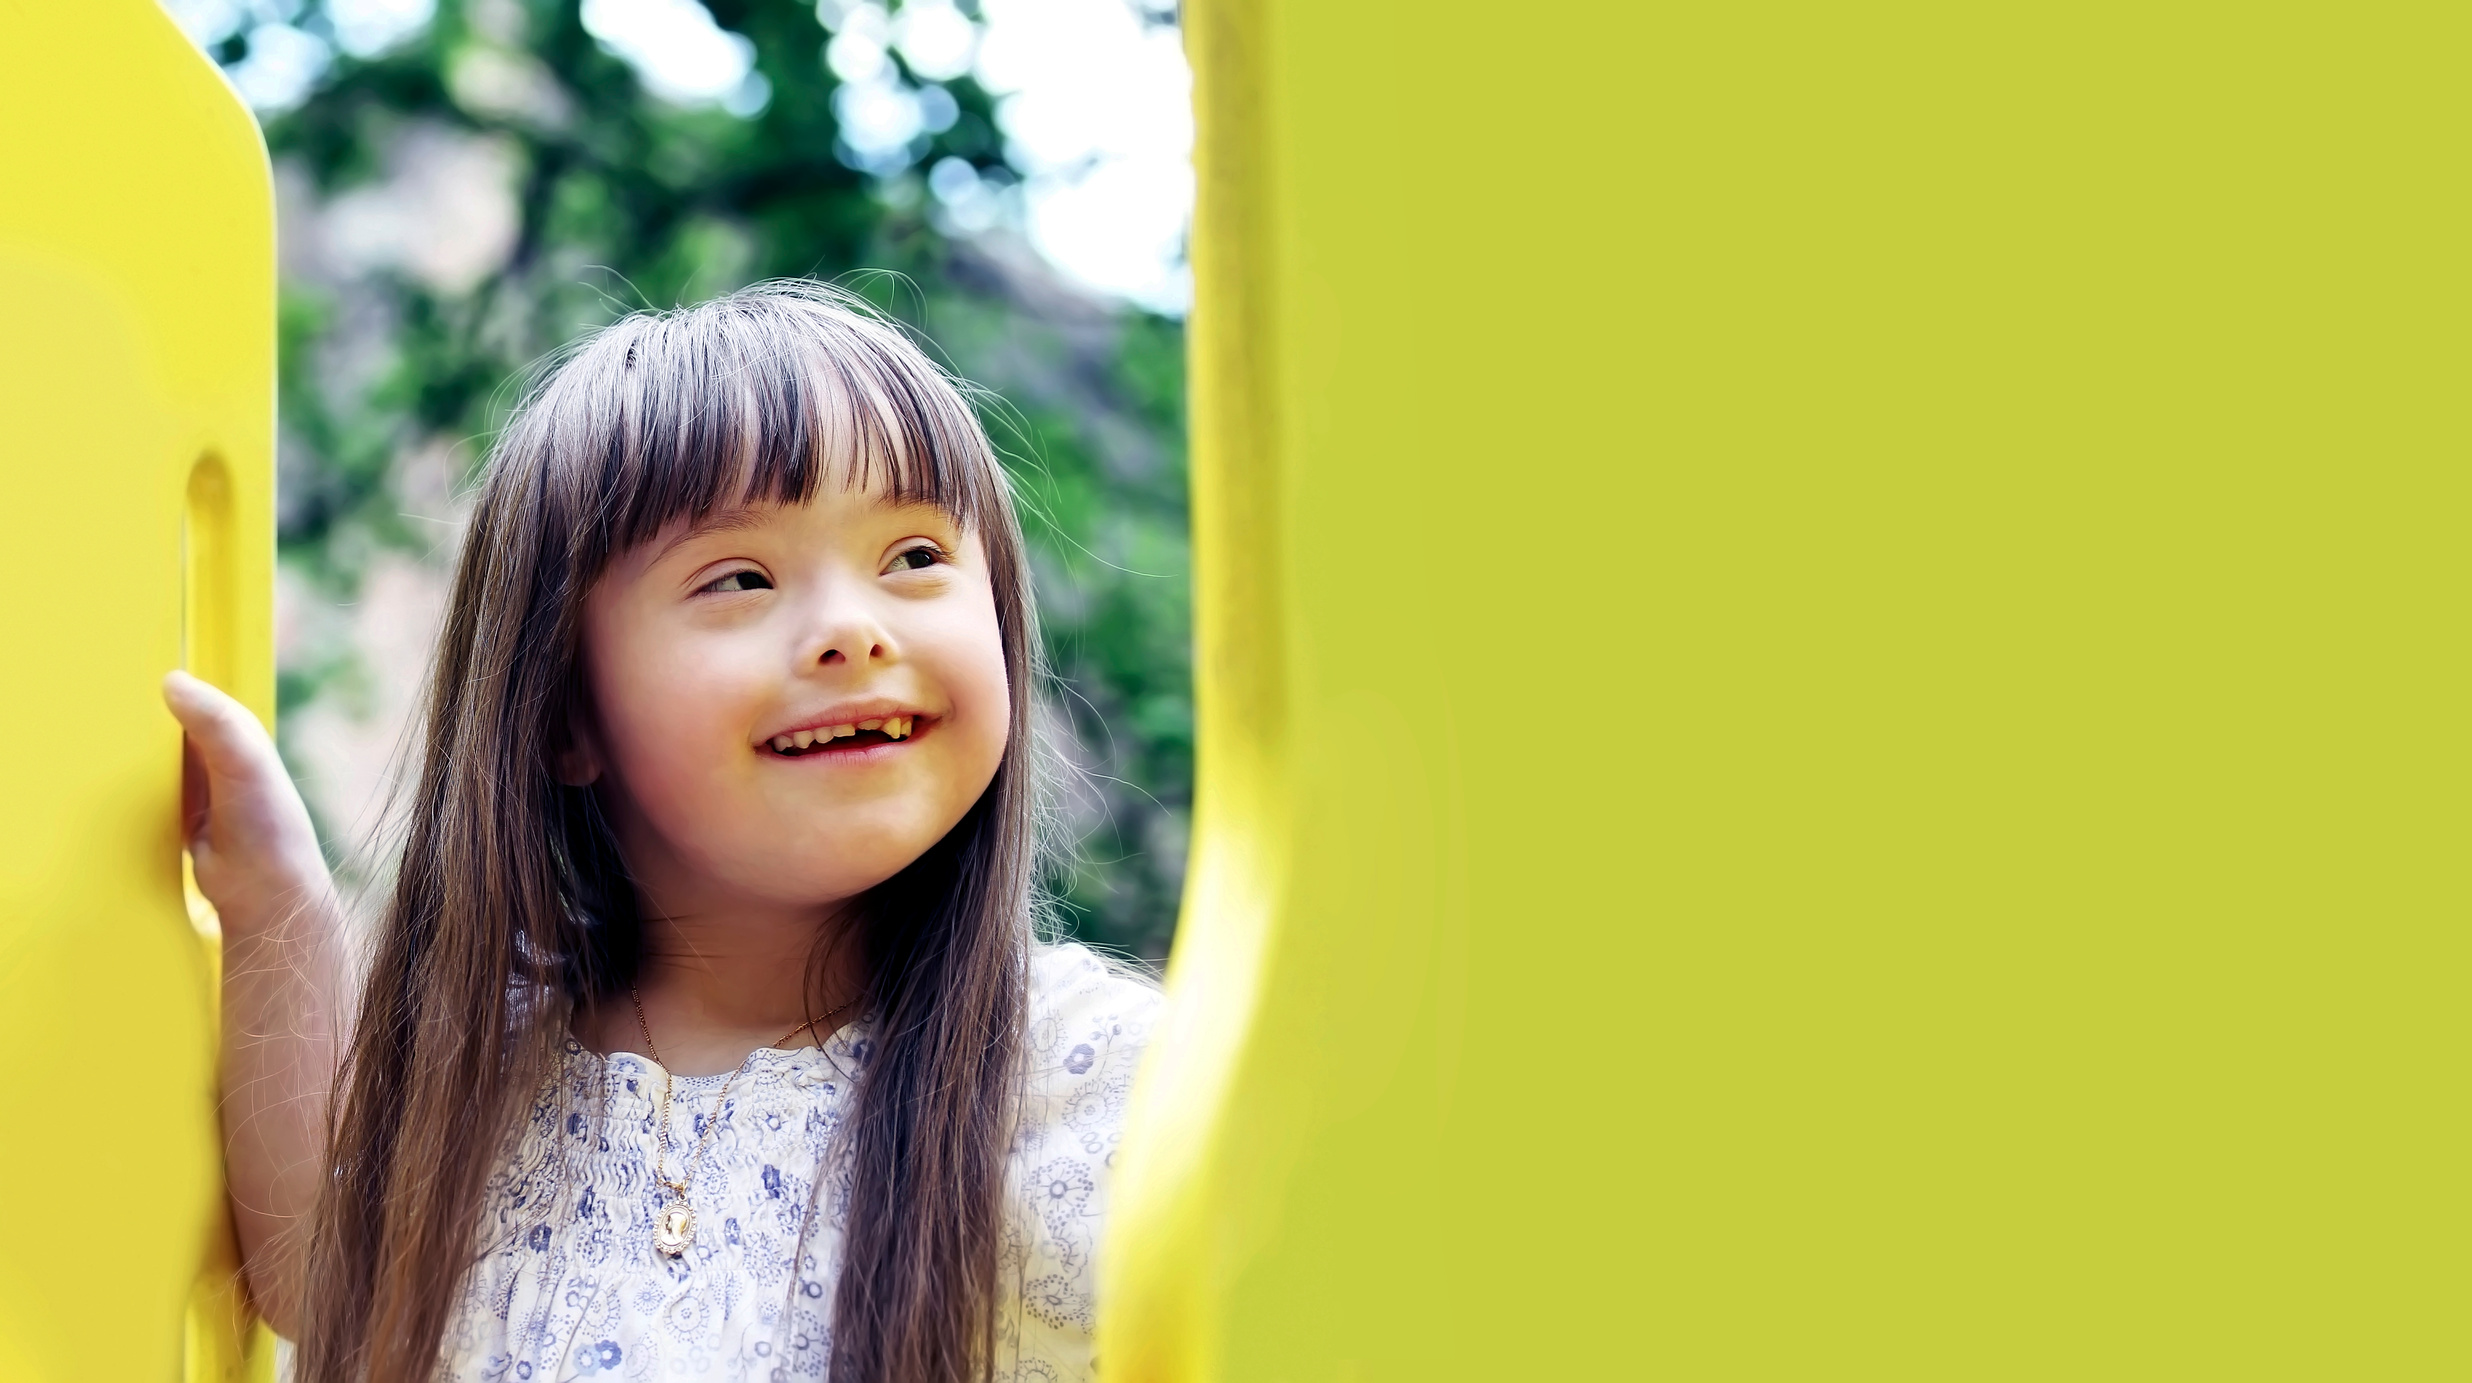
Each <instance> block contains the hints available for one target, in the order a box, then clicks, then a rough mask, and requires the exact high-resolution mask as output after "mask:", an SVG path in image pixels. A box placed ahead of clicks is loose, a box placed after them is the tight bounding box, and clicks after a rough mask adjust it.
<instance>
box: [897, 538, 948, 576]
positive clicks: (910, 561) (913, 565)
mask: <svg viewBox="0 0 2472 1383" xmlns="http://www.w3.org/2000/svg"><path fill="white" fill-rule="evenodd" d="M943 560H944V554H943V553H941V552H939V551H937V550H936V549H935V548H933V547H931V546H929V545H927V544H924V543H922V544H920V545H919V546H917V547H912V548H904V549H902V550H901V552H900V553H899V554H897V555H896V556H894V558H893V561H892V565H891V566H888V567H886V568H885V570H886V571H888V572H893V571H917V570H918V569H919V568H921V567H932V566H934V565H935V564H936V563H938V562H941V561H943Z"/></svg>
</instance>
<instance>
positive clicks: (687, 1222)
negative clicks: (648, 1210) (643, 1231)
mask: <svg viewBox="0 0 2472 1383" xmlns="http://www.w3.org/2000/svg"><path fill="white" fill-rule="evenodd" d="M694 1242H695V1212H694V1211H692V1210H689V1209H688V1208H687V1204H686V1202H685V1201H679V1202H678V1203H676V1204H674V1205H671V1206H669V1207H668V1208H667V1209H665V1210H663V1211H662V1212H661V1213H660V1214H658V1215H655V1216H653V1217H652V1246H653V1247H654V1248H656V1249H659V1250H660V1251H661V1252H663V1253H665V1254H668V1255H669V1256H670V1257H672V1258H676V1257H677V1256H678V1255H680V1254H682V1253H685V1252H686V1251H687V1245H689V1244H692V1243H694Z"/></svg>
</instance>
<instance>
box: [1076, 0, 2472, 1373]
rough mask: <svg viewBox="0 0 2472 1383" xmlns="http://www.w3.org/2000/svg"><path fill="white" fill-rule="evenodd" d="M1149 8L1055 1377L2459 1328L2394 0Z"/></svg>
mask: <svg viewBox="0 0 2472 1383" xmlns="http://www.w3.org/2000/svg"><path fill="white" fill-rule="evenodd" d="M1183 13H1184V21H1185V32H1186V39H1187V44H1188V47H1189V50H1190V51H1191V53H1192V55H1193V58H1194V68H1195V75H1196V83H1197V91H1196V97H1197V109H1198V114H1199V118H1200V150H1199V160H1198V161H1199V174H1200V188H1201V205H1200V210H1199V213H1198V225H1197V228H1196V232H1195V242H1194V247H1193V257H1194V265H1195V271H1196V285H1197V292H1196V306H1195V308H1194V312H1193V316H1192V320H1191V324H1190V325H1191V338H1190V339H1191V341H1192V361H1193V373H1192V379H1193V410H1192V417H1193V428H1194V436H1193V477H1194V520H1195V534H1194V551H1195V558H1196V562H1197V579H1196V591H1197V600H1198V608H1197V617H1198V637H1199V640H1200V664H1199V668H1198V673H1199V685H1198V689H1197V695H1198V697H1199V704H1198V707H1197V709H1198V713H1199V716H1200V726H1199V754H1200V762H1199V764H1198V770H1199V778H1198V782H1197V801H1196V804H1195V837H1194V847H1193V854H1192V866H1191V873H1190V875H1189V885H1188V889H1189V891H1188V894H1187V899H1186V912H1185V917H1184V920H1183V924H1182V927H1181V929H1180V931H1179V933H1178V937H1177V951H1176V954H1175V956H1174V958H1173V961H1172V963H1171V975H1170V987H1171V990H1172V993H1173V1000H1174V1002H1173V1005H1172V1013H1171V1021H1170V1024H1169V1028H1168V1032H1167V1036H1166V1038H1165V1040H1164V1041H1163V1042H1162V1044H1161V1045H1160V1046H1159V1047H1157V1048H1155V1049H1154V1051H1153V1053H1152V1058H1151V1061H1150V1064H1149V1066H1148V1068H1147V1069H1146V1070H1145V1072H1144V1073H1143V1076H1142V1078H1141V1080H1140V1082H1139V1083H1138V1085H1137V1087H1136V1090H1135V1095H1134V1100H1135V1107H1136V1112H1135V1124H1134V1127H1133V1128H1132V1130H1131V1131H1130V1132H1128V1134H1127V1137H1126V1142H1125V1146H1124V1148H1123V1150H1122V1152H1121V1164H1120V1165H1121V1175H1122V1177H1123V1178H1124V1180H1123V1181H1122V1182H1121V1183H1120V1185H1121V1186H1122V1188H1123V1190H1122V1195H1121V1199H1120V1200H1119V1201H1118V1203H1117V1206H1116V1209H1115V1218H1114V1219H1113V1220H1112V1221H1111V1224H1110V1232H1111V1236H1112V1237H1111V1239H1110V1243H1109V1246H1108V1249H1107V1252H1106V1255H1105V1256H1104V1257H1103V1259H1102V1263H1103V1266H1104V1270H1105V1271H1106V1272H1107V1274H1108V1281H1107V1282H1106V1284H1104V1288H1103V1294H1102V1300H1103V1301H1104V1302H1105V1303H1106V1314H1105V1317H1104V1319H1103V1321H1102V1325H1101V1330H1102V1339H1101V1341H1100V1348H1099V1357H1100V1359H1101V1361H1102V1368H1103V1370H1104V1373H1105V1376H1106V1377H1107V1378H1108V1379H1109V1380H1111V1383H1158V1381H1159V1380H1177V1383H1221V1381H1223V1380H1224V1381H1225V1383H1312V1381H1316V1380H1318V1381H1320V1383H1373V1381H1374V1380H1395V1381H1396V1383H1408V1381H1409V1380H1414V1383H1444V1381H1445V1380H1469V1381H1470V1383H1474V1381H1475V1380H1488V1383H1493V1381H1496V1380H1523V1381H1524V1380H1559V1381H1565V1383H1580V1381H1581V1380H1585V1381H1586V1383H1602V1381H1605V1380H1616V1379H1658V1380H1675V1381H1676V1383H1684V1381H1686V1380H1687V1381H1688V1383H1712V1381H1713V1380H1721V1379H1774V1380H1791V1381H1792V1383H1819V1381H1820V1380H1841V1379H1894V1380H1900V1383H1912V1381H1913V1380H1923V1379H1947V1380H1963V1381H1964V1383H1984V1381H1986V1380H1999V1381H2000V1383H2018V1381H2019V1380H2026V1379H2054V1380H2071V1381H2072V1383H2077V1381H2080V1380H2094V1379H2104V1380H2117V1379H2131V1378H2135V1379H2168V1380H2188V1379H2240V1380H2244V1383H2247V1381H2250V1380H2258V1379H2270V1378H2273V1379H2306V1380H2328V1379H2380V1380H2401V1379H2427V1378H2449V1377H2461V1376H2463V1375H2464V1374H2465V1373H2466V1372H2467V1371H2472V1335H2468V1334H2467V1332H2466V1331H2465V1330H2464V1329H2463V1326H2462V1322H2463V1317H2464V1302H2465V1300H2466V1294H2467V1288H2468V1287H2472V1282H2467V1274H2466V1270H2465V1263H2466V1261H2467V1260H2466V1255H2465V1252H2464V1245H2465V1244H2466V1243H2472V1215H2468V1214H2467V1195H2466V1190H2465V1188H2466V1185H2467V1182H2468V1181H2472V1176H2468V1174H2467V1168H2472V1139H2468V1138H2467V1135H2466V1129H2467V1121H2466V1120H2465V1118H2464V1115H2463V1110H2462V1104H2463V1098H2464V1086H2465V1079H2464V1077H2465V1058H2466V1054H2467V1052H2472V1041H2468V1040H2467V1038H2472V1020H2468V1017H2467V1015H2468V1014H2472V1001H2467V997H2466V991H2467V988H2472V967H2468V966H2467V964H2466V962H2467V960H2472V925H2468V924H2472V870H2467V869H2466V867H2465V850H2466V847H2465V842H2466V838H2467V832H2468V831H2472V813H2467V810H2466V806H2465V804H2466V801H2467V785H2468V784H2472V753H2467V748H2468V744H2467V730H2466V727H2467V724H2472V677H2468V676H2467V659H2466V655H2465V639H2466V600H2467V593H2472V540H2467V537H2466V528H2467V524H2472V503H2468V501H2472V410H2468V409H2467V408H2466V406H2465V399H2466V384H2465V380H2466V375H2467V352H2466V349H2465V346H2464V340H2465V323H2466V322H2467V321H2472V293H2467V291H2466V289H2467V267H2466V266H2467V265H2468V264H2472V249H2467V247H2472V224H2468V222H2472V217H2467V214H2466V197H2465V194H2464V189H2463V181H2464V180H2463V176H2462V168H2463V164H2464V152H2465V143H2466V139H2465V135H2466V131H2467V130H2472V119H2467V116H2468V115H2472V111H2468V110H2467V106H2468V105H2472V96H2467V92H2472V84H2468V83H2467V82H2466V81H2465V80H2464V76H2463V71H2462V69H2463V66H2464V58H2465V55H2466V53H2467V52H2472V44H2467V42H2466V38H2467V34H2466V27H2467V25H2466V19H2465V12H2464V11H2463V10H2462V9H2461V8H2460V7H2456V6H2446V5H2431V4H2425V3H2421V4H2380V3H2367V4H2346V5H2302V6H2258V5H2233V4H2212V3H2204V4H2200V3H2177V2H2173V0H2165V2H2164V3H2155V2H2154V0H2147V3H2139V4H2133V5H2122V4H2091V5H2090V4H2066V5H2013V4H1988V5H1986V4H1945V3H1941V4H1931V3H1871V4H1843V3H1830V4H1816V3H1811V4H1785V5H1773V4H1771V5H1757V4H1726V3H1694V4H1671V3H1601V2H1598V0H1590V2H1589V3H1581V4H1575V5H1531V6H1520V5H1501V4H1482V5H1480V4H1469V3H1457V2H1456V0H1453V2H1451V3H1434V0H1341V2H1339V3H1334V2H1333V0H1190V3H1189V4H1188V5H1187V6H1186V7H1185V9H1184V12H1183Z"/></svg>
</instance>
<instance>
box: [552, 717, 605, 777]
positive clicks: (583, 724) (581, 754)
mask: <svg viewBox="0 0 2472 1383" xmlns="http://www.w3.org/2000/svg"><path fill="white" fill-rule="evenodd" d="M549 767H550V771H551V772H552V773H554V774H556V775H557V777H558V781H559V782H561V783H564V784H565V785H567V786H568V787H571V788H580V787H589V786H591V785H592V784H593V783H595V782H598V781H599V780H600V777H601V746H600V744H599V743H598V742H597V741H596V740H595V739H594V738H593V734H592V726H591V724H590V723H589V722H588V720H587V718H586V717H583V716H573V717H570V718H569V719H568V721H567V742H566V743H565V744H564V745H563V746H561V747H560V748H559V749H558V751H557V752H556V753H554V754H552V755H550V758H549Z"/></svg>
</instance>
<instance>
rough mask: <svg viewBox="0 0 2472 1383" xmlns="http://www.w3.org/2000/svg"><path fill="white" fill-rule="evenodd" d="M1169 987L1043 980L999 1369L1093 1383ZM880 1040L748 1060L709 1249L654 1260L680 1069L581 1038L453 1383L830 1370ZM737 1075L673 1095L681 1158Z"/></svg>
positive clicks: (513, 1147)
mask: <svg viewBox="0 0 2472 1383" xmlns="http://www.w3.org/2000/svg"><path fill="white" fill-rule="evenodd" d="M1159 1002H1160V998H1159V993H1158V990H1157V989H1156V988H1155V987H1154V986H1152V985H1151V984H1149V983H1148V982H1146V981H1144V980H1141V979H1137V978H1133V977H1130V976H1127V975H1126V974H1124V973H1123V972H1121V971H1119V970H1117V969H1115V968H1114V967H1111V966H1109V965H1107V964H1106V963H1105V962H1103V961H1101V960H1100V959H1099V958H1098V957H1097V956H1095V955H1092V954H1091V953H1090V952H1089V951H1088V950H1086V949H1084V948H1082V947H1080V946H1073V945H1063V946H1052V947H1041V948H1039V949H1038V951H1037V952H1036V953H1035V954H1034V955H1033V956H1032V959H1031V965H1030V1025H1029V1029H1028V1032H1027V1034H1026V1041H1025V1043H1024V1047H1025V1049H1026V1051H1025V1055H1026V1058H1027V1079H1026V1080H1025V1082H1024V1091H1023V1107H1022V1115H1021V1121H1020V1124H1019V1126H1018V1129H1017V1131H1016V1133H1015V1135H1014V1141H1013V1146H1012V1148H1011V1153H1010V1166H1011V1169H1012V1170H1011V1172H1010V1178H1009V1186H1008V1194H1007V1196H1006V1206H1007V1215H1006V1224H1005V1228H1004V1239H1003V1249H1002V1272H1003V1276H1004V1280H1005V1283H1006V1284H1007V1291H1006V1301H1005V1303H1004V1309H1003V1311H1002V1313H1001V1315H1000V1317H999V1320H998V1325H997V1335H998V1340H997V1358H996V1360H995V1363H996V1369H995V1376H996V1377H997V1378H999V1379H1014V1380H1038V1383H1066V1380H1074V1379H1082V1380H1086V1379H1089V1378H1090V1377H1091V1338H1090V1336H1091V1328H1092V1322H1093V1317H1094V1311H1095V1306H1094V1303H1095V1291H1096V1285H1097V1280H1098V1269H1097V1257H1098V1246H1099V1237H1100V1227H1101V1225H1102V1224H1103V1223H1104V1222H1105V1218H1106V1213H1107V1193H1108V1184H1109V1180H1110V1174H1111V1173H1112V1171H1113V1170H1114V1167H1115V1160H1116V1145H1117V1142H1118V1141H1119V1140H1120V1139H1121V1137H1122V1135H1123V1129H1124V1105H1125V1096H1126V1094H1127V1092H1128V1091H1129V1090H1130V1089H1131V1087H1132V1081H1133V1069H1134V1066H1135V1065H1136V1064H1137V1063H1138V1062H1139V1060H1140V1057H1141V1051H1142V1047H1143V1044H1144V1043H1145V1042H1146V1041H1147V1040H1148V1037H1149V1033H1150V1028H1151V1025H1152V1024H1153V1023H1154V1022H1155V1021H1156V1019H1157V1015H1158V1008H1159ZM867 1054H868V1043H867V1041H866V1038H865V1035H864V1033H863V1032H862V1031H861V1030H860V1029H858V1028H857V1027H855V1026H853V1027H849V1028H844V1029H842V1030H841V1031H840V1032H838V1033H835V1034H834V1035H833V1037H832V1038H831V1040H829V1041H827V1042H826V1043H825V1044H824V1046H823V1047H821V1048H813V1047H810V1048H805V1049H802V1050H797V1051H778V1050H774V1049H770V1048H767V1049H765V1050H762V1051H759V1052H757V1053H755V1054H754V1055H753V1056H752V1057H750V1058H749V1060H748V1064H747V1066H746V1068H745V1070H744V1072H743V1074H741V1075H740V1076H739V1078H738V1081H737V1083H736V1084H735V1085H733V1086H732V1087H731V1089H730V1097H729V1103H728V1104H727V1105H726V1106H725V1107H724V1108H723V1109H722V1110H721V1111H720V1113H719V1115H718V1116H717V1117H718V1118H719V1121H720V1122H719V1125H718V1126H717V1127H716V1128H715V1129H714V1130H713V1135H712V1141H711V1144H710V1145H709V1146H708V1147H707V1148H706V1150H705V1153H704V1157H703V1161H702V1162H701V1163H700V1164H699V1165H698V1166H697V1168H696V1172H695V1180H694V1184H693V1186H692V1187H691V1188H690V1191H689V1198H688V1199H689V1204H690V1205H691V1206H692V1208H693V1209H694V1211H695V1221H696V1230H695V1242H694V1244H693V1245H692V1246H691V1247H689V1248H688V1250H687V1251H686V1253H685V1254H684V1255H683V1256H681V1257H679V1258H666V1257H664V1256H662V1255H661V1253H660V1252H659V1251H657V1250H656V1249H654V1248H653V1244H652V1230H653V1215H654V1212H655V1211H656V1210H658V1209H659V1208H660V1207H661V1205H662V1203H663V1197H664V1196H665V1195H666V1193H665V1192H663V1191H662V1189H661V1188H660V1187H659V1186H658V1185H657V1184H656V1183H654V1181H653V1180H652V1160H653V1154H654V1144H655V1140H656V1132H655V1129H654V1127H653V1125H654V1120H655V1119H656V1118H657V1117H658V1111H659V1107H660V1090H661V1070H660V1068H659V1067H658V1066H656V1065H654V1064H653V1063H652V1062H651V1061H649V1060H647V1059H646V1058H644V1057H641V1056H637V1055H635V1054H633V1053H630V1052H619V1053H616V1054H613V1055H611V1056H609V1057H606V1058H604V1057H600V1056H596V1055H594V1054H593V1053H591V1052H587V1051H585V1050H584V1049H583V1048H582V1047H580V1046H577V1045H574V1044H569V1046H568V1049H567V1054H566V1059H565V1061H564V1062H563V1063H562V1064H561V1066H560V1067H559V1069H558V1070H557V1071H556V1072H555V1073H554V1074H553V1076H552V1078H551V1080H550V1082H549V1083H548V1085H547V1086H546V1087H544V1089H543V1092H542V1094H541V1096H540V1098H539V1099H538V1100H537V1101H536V1102H535V1103H534V1105H533V1107H532V1110H531V1112H530V1114H529V1115H528V1116H527V1117H526V1118H525V1120H524V1122H523V1125H522V1127H521V1128H520V1129H519V1130H517V1133H516V1136H515V1137H514V1138H513V1139H512V1140H511V1142H510V1150H509V1152H508V1154H507V1156H506V1157H505V1159H504V1160H503V1162H502V1164H501V1166H500V1169H499V1171H498V1172H497V1173H496V1174H495V1175H494V1176H493V1177H492V1178H491V1179H490V1183H489V1187H488V1194H487V1213H486V1216H485V1218H484V1221H483V1226H482V1237H481V1242H480V1245H479V1248H480V1251H481V1257H480V1259H479V1261H478V1262H477V1263H476V1264H475V1265H474V1267H473V1269H472V1272H471V1275H470V1276H469V1277H468V1278H467V1279H466V1280H465V1284H464V1290H463V1297H462V1300H461V1302H460V1304H459V1306H458V1308H457V1310H456V1313H455V1316H454V1318H453V1320H452V1321H451V1322H450V1324H449V1325H448V1327H447V1333H446V1338H445V1341H444V1345H443V1349H442V1352H441V1357H440V1361H439V1372H438V1376H439V1378H440V1379H442V1380H447V1383H467V1381H470V1383H483V1381H485V1383H498V1381H499V1380H502V1379H526V1380H533V1379H537V1380H542V1383H551V1381H552V1380H567V1379H595V1380H598V1379H630V1380H632V1379H653V1378H667V1377H669V1376H671V1375H673V1374H685V1375H691V1376H694V1377H697V1378H710V1379H717V1380H741V1379H744V1380H765V1381H766V1383H788V1380H791V1379H811V1378H822V1377H823V1376H824V1372H825V1367H826V1361H827V1360H828V1359H829V1358H830V1357H831V1340H832V1321H831V1311H832V1298H833V1289H832V1284H833V1279H834V1276H835V1275H836V1273H837V1272H838V1271H839V1267H840V1251H841V1226H842V1223H843V1220H844V1217H845V1216H846V1214H847V1212H848V1208H849V1196H850V1185H849V1176H850V1174H849V1166H848V1163H847V1159H846V1157H845V1155H844V1149H843V1147H842V1145H841V1143H840V1142H839V1140H838V1139H837V1138H836V1136H835V1135H836V1134H837V1133H838V1132H839V1131H840V1129H841V1125H842V1120H843V1118H844V1116H845V1115H846V1114H847V1112H848V1110H849V1101H850V1098H851V1094H852V1081H853V1078H854V1077H855V1076H856V1074H857V1073H858V1072H859V1071H861V1070H862V1069H864V1067H865V1064H866V1059H867ZM721 1081H722V1077H720V1076H681V1077H678V1078H677V1079H676V1081H675V1084H674V1090H673V1094H672V1096H671V1111H670V1119H671V1126H670V1145H671V1146H672V1147H673V1148H688V1147H693V1146H694V1145H695V1130H696V1128H697V1121H698V1120H701V1119H703V1118H706V1117H712V1101H713V1099H714V1097H715V1096H716V1095H717V1094H718V1093H719V1092H720V1087H721Z"/></svg>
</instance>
